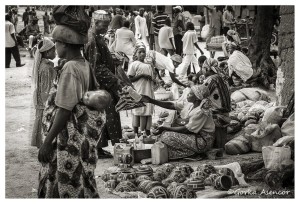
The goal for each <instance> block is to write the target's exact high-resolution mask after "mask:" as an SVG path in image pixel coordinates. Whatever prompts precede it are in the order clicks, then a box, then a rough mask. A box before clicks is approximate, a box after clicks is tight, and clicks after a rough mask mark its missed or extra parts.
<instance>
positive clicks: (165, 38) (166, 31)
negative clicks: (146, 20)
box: [158, 18, 175, 56]
mask: <svg viewBox="0 0 300 204" xmlns="http://www.w3.org/2000/svg"><path fill="white" fill-rule="evenodd" d="M158 43H159V47H160V48H161V53H162V54H163V55H165V56H167V55H168V53H169V54H170V56H172V55H173V54H174V52H175V46H174V34H173V30H172V28H171V20H170V18H167V19H166V20H165V25H164V26H163V27H162V28H161V29H160V30H159V33H158Z"/></svg>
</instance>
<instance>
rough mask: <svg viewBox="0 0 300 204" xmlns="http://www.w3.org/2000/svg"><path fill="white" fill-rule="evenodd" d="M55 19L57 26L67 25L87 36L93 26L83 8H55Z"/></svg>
mask: <svg viewBox="0 0 300 204" xmlns="http://www.w3.org/2000/svg"><path fill="white" fill-rule="evenodd" d="M53 18H54V20H55V23H56V24H57V25H65V26H67V27H69V28H71V29H73V30H74V31H76V32H78V33H80V34H81V35H87V33H88V30H89V28H90V25H91V20H90V18H89V16H88V15H87V14H86V12H85V11H84V7H83V6H55V7H54V8H53Z"/></svg>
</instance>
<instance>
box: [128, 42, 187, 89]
mask: <svg viewBox="0 0 300 204" xmlns="http://www.w3.org/2000/svg"><path fill="white" fill-rule="evenodd" d="M141 45H144V44H143V43H142V42H138V43H137V44H136V48H137V47H139V46H141ZM144 47H145V46H144ZM136 51H137V49H135V51H134V55H133V60H136V58H137V57H136ZM181 62H182V57H181V56H180V55H172V57H171V58H170V57H166V56H164V55H163V54H161V53H160V52H157V51H155V50H149V51H148V52H147V53H146V57H145V63H149V64H151V65H152V66H153V67H154V68H155V70H156V73H157V75H158V78H159V79H160V80H163V79H162V78H161V76H160V74H159V71H160V70H168V72H169V75H170V77H171V79H172V81H173V82H175V83H176V84H178V85H180V86H183V87H186V85H185V84H183V83H181V82H180V81H179V80H178V79H177V78H176V75H175V68H177V67H178V66H179V64H180V63H181Z"/></svg>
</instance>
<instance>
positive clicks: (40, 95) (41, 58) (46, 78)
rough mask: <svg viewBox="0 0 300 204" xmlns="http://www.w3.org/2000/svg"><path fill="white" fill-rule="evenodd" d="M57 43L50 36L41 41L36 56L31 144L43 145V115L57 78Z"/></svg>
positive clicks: (33, 70) (33, 75)
mask: <svg viewBox="0 0 300 204" xmlns="http://www.w3.org/2000/svg"><path fill="white" fill-rule="evenodd" d="M54 58H55V45H54V43H53V42H52V41H51V40H50V39H49V38H46V37H45V38H44V39H43V40H42V41H40V42H39V44H38V47H37V50H36V52H35V56H34V62H33V69H32V89H33V105H34V107H35V109H36V114H35V122H34V126H33V130H32V137H31V146H36V147H38V148H40V146H41V145H42V143H43V142H42V116H43V111H44V108H45V103H46V100H47V98H48V95H49V91H50V88H51V87H52V84H53V80H54V78H55V71H54V69H53V68H54V64H53V62H51V61H50V60H53V59H54Z"/></svg>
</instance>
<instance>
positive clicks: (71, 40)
mask: <svg viewBox="0 0 300 204" xmlns="http://www.w3.org/2000/svg"><path fill="white" fill-rule="evenodd" d="M52 38H53V39H54V40H58V41H61V42H64V43H68V44H79V45H82V44H86V43H87V42H88V36H87V35H82V34H80V33H78V32H76V31H75V30H73V29H71V28H69V27H67V26H64V25H56V26H55V28H54V30H53V32H52Z"/></svg>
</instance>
